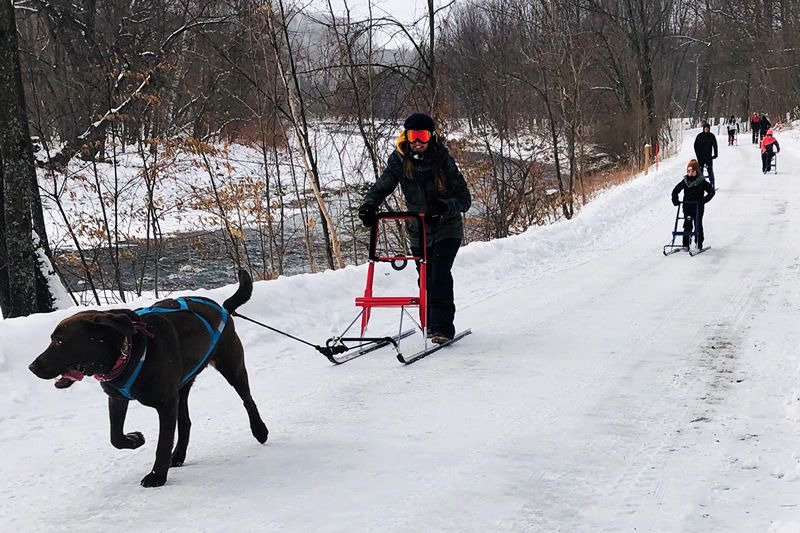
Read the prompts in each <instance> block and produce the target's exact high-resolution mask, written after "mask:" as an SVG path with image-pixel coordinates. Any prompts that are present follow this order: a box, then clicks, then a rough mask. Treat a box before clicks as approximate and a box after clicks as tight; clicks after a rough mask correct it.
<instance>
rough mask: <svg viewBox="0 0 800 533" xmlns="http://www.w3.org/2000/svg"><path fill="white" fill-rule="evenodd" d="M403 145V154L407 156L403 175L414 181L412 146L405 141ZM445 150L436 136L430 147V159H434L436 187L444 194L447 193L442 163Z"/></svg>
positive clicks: (432, 160)
mask: <svg viewBox="0 0 800 533" xmlns="http://www.w3.org/2000/svg"><path fill="white" fill-rule="evenodd" d="M402 145H403V146H402V148H403V150H402V151H403V153H404V154H407V155H406V157H405V160H404V161H403V174H405V175H406V177H407V178H408V179H411V180H413V179H414V163H412V162H411V156H410V154H411V144H410V143H409V142H408V141H406V140H403V141H402ZM443 149H444V147H443V146H440V144H439V139H438V138H437V137H435V136H434V137H433V138H432V139H431V143H430V144H429V145H428V152H429V154H428V157H430V158H432V159H431V171H432V173H433V183H434V185H435V186H436V190H437V191H439V192H442V193H443V192H446V191H447V178H446V177H445V175H444V170H442V161H443V160H444V157H443V156H444V154H443V151H444V150H443Z"/></svg>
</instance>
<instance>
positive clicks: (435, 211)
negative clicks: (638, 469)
mask: <svg viewBox="0 0 800 533" xmlns="http://www.w3.org/2000/svg"><path fill="white" fill-rule="evenodd" d="M449 208H450V207H449V206H448V205H447V202H446V201H444V200H441V199H437V200H433V201H432V202H430V203H429V204H428V210H427V211H426V212H425V222H426V223H427V224H438V223H439V222H441V220H442V216H444V215H446V214H447V211H448V210H449Z"/></svg>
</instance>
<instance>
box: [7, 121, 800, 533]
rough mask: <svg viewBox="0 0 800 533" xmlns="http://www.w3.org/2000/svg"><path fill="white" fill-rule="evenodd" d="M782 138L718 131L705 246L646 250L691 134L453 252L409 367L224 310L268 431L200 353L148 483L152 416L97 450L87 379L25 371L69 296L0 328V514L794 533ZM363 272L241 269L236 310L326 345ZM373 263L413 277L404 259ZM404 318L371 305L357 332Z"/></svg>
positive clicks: (799, 521) (795, 223)
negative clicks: (763, 140)
mask: <svg viewBox="0 0 800 533" xmlns="http://www.w3.org/2000/svg"><path fill="white" fill-rule="evenodd" d="M778 139H779V141H780V142H781V146H782V147H783V151H782V152H781V155H780V160H779V172H778V174H777V175H775V174H770V175H763V174H762V173H761V172H760V160H759V154H758V150H757V148H756V147H755V146H753V145H751V144H750V143H749V139H747V137H746V135H742V137H741V138H740V141H741V142H740V144H739V145H738V146H733V147H728V146H725V139H724V137H720V139H719V140H720V156H719V158H718V159H717V160H716V162H715V168H716V175H717V180H716V181H717V187H718V188H719V190H718V191H717V195H716V197H715V198H714V199H713V201H712V202H711V203H709V204H708V206H707V210H706V218H705V226H706V241H705V243H706V245H707V246H710V247H711V248H710V250H708V251H707V252H705V253H703V254H700V255H698V256H695V257H690V256H689V255H688V254H685V253H680V254H675V255H672V256H670V257H664V256H662V254H661V247H662V246H663V245H664V244H665V243H667V242H669V240H670V235H671V233H670V232H671V230H672V225H673V223H674V218H675V208H674V207H673V206H672V204H671V203H670V199H669V195H670V191H671V189H672V187H673V186H674V185H675V184H676V183H677V182H678V181H679V179H680V178H681V176H682V175H683V171H684V170H685V165H686V161H687V160H688V159H689V158H690V157H691V156H692V151H691V143H692V140H693V135H687V139H686V143H685V146H684V148H683V149H682V151H681V152H680V153H679V155H678V156H676V157H673V158H671V159H669V160H667V161H665V162H662V163H661V165H660V168H658V169H657V170H656V169H652V170H651V172H650V173H649V175H643V176H640V177H638V178H636V179H634V180H633V181H631V182H629V183H626V184H624V185H621V186H618V187H615V188H613V189H611V190H609V191H607V192H605V193H603V194H602V195H601V196H600V197H599V198H598V199H596V200H595V201H593V202H592V203H591V204H590V205H589V206H588V207H586V208H585V209H583V210H582V211H581V212H580V213H579V214H578V215H577V216H576V217H575V218H574V219H573V220H570V221H564V222H561V223H558V224H555V225H552V226H548V227H542V228H533V229H531V230H530V231H528V232H526V233H525V234H523V235H519V236H515V237H511V238H508V239H501V240H496V241H492V242H489V243H473V244H470V245H469V246H467V247H465V248H463V249H462V250H461V252H460V253H459V256H458V258H457V259H456V265H455V268H454V277H455V285H456V303H457V306H458V314H457V327H458V328H460V329H463V328H467V327H470V328H472V331H473V334H472V335H470V336H467V337H465V338H464V339H462V340H461V341H460V342H459V343H457V344H455V345H453V346H451V347H448V348H446V349H443V350H441V351H439V352H438V353H436V354H434V355H432V356H430V357H428V358H426V359H424V360H422V361H420V362H418V363H416V364H414V365H411V366H408V367H403V366H402V365H400V364H399V363H398V362H397V361H396V359H395V357H394V354H393V353H392V350H391V349H386V348H385V349H382V350H379V351H377V352H374V353H372V354H369V355H367V356H364V357H362V358H360V359H357V360H355V361H352V362H350V363H347V364H345V365H342V366H333V365H331V364H330V363H329V362H328V361H327V360H325V359H324V358H323V357H322V356H321V355H319V354H318V353H316V352H315V351H314V350H313V349H311V348H309V347H307V346H304V345H302V344H300V343H297V342H294V341H292V340H291V339H288V338H286V337H282V336H279V335H277V334H275V333H272V332H270V331H268V330H265V329H262V328H260V327H258V326H255V325H253V324H251V323H248V322H245V321H243V320H237V321H236V328H237V330H238V332H239V335H240V336H241V339H242V342H243V344H244V347H245V352H246V360H247V366H248V370H249V375H250V383H251V386H252V389H253V395H254V397H255V399H256V402H257V403H258V405H259V408H260V410H261V413H262V415H263V416H264V419H265V421H266V422H267V425H268V426H269V428H270V439H269V441H268V443H267V445H265V446H262V445H259V444H258V443H257V442H256V440H255V439H254V438H253V437H252V435H251V434H250V431H249V429H248V424H247V417H246V414H245V411H244V409H243V407H242V405H241V402H240V400H239V399H238V397H237V396H236V394H235V393H234V391H233V390H232V389H231V388H230V387H229V386H228V384H227V383H226V382H225V381H224V380H223V379H222V377H221V376H220V375H219V374H217V373H216V371H214V370H212V369H208V370H206V371H205V372H204V373H202V374H201V375H200V377H199V378H198V381H197V383H196V385H195V387H194V389H193V391H192V395H191V398H190V402H189V405H190V410H191V413H192V420H193V426H192V440H191V443H190V446H189V451H188V456H187V461H186V464H185V466H183V467H181V468H175V469H171V470H170V473H169V478H168V480H167V484H166V485H165V486H164V487H161V488H156V489H145V488H142V487H141V486H140V485H139V480H140V479H141V478H142V477H143V476H144V475H145V474H147V473H148V472H149V471H150V467H151V465H152V462H153V459H154V451H155V442H156V437H157V432H158V431H157V417H156V413H155V411H153V410H152V409H149V408H146V407H144V406H141V405H139V404H135V403H132V404H131V409H130V411H129V413H128V418H127V421H126V431H142V432H143V433H144V435H145V438H146V439H147V442H146V444H145V445H144V446H142V447H141V448H139V449H137V450H133V451H131V450H116V449H114V448H113V447H112V446H111V444H110V443H109V437H108V434H109V429H108V420H107V407H106V398H105V395H104V394H103V392H102V391H101V389H100V387H99V386H98V385H97V384H96V383H95V382H94V381H93V380H92V379H86V380H84V381H83V382H80V383H77V384H75V385H74V386H73V387H71V388H69V389H67V390H57V389H55V388H54V387H53V383H52V382H45V381H42V380H39V379H37V378H36V377H35V376H33V375H32V374H31V373H30V372H29V371H28V370H27V365H28V364H29V363H30V362H31V361H32V360H33V359H34V357H35V356H36V355H38V354H39V353H40V352H41V351H42V350H43V349H44V348H45V346H46V345H47V344H48V342H49V341H48V336H49V333H50V332H51V331H52V329H53V327H54V326H55V325H56V324H57V323H58V321H59V320H61V319H63V318H64V317H66V316H68V315H70V314H72V313H74V312H76V311H77V309H75V308H72V309H67V310H64V311H58V312H54V313H51V314H47V315H38V316H33V317H30V318H25V319H13V320H5V321H2V322H0V406H2V408H1V409H0V456H2V458H3V459H2V463H0V478H2V480H3V483H2V484H1V485H0V501H2V502H3V503H2V505H0V531H20V532H22V531H24V532H29V531H108V530H111V529H114V530H119V531H169V532H183V531H186V532H190V531H191V532H195V531H292V532H294V531H297V532H309V531H316V532H334V531H342V532H344V531H348V532H351V531H376V532H378V531H379V532H387V531H392V532H409V531H449V532H467V531H470V532H488V531H564V532H584V531H585V532H597V531H658V532H672V531H675V532H678V531H680V532H685V531H689V532H693V531H696V532H708V531H726V532H729V531H742V532H752V531H773V532H781V533H784V532H790V531H798V530H800V379H799V378H800V364H798V363H799V362H800V359H799V358H798V355H799V353H798V352H799V351H800V350H799V348H800V331H798V324H800V238H798V235H800V179H799V178H800V148H798V141H800V137H798V136H797V135H796V134H795V133H794V132H791V131H788V132H784V133H782V134H779V135H778ZM365 278H366V267H365V266H361V267H348V268H346V269H344V270H340V271H336V272H324V273H321V274H315V275H300V276H295V277H290V278H280V279H278V280H275V281H270V282H260V283H257V284H256V286H255V290H254V293H253V298H252V300H251V301H250V302H248V303H247V304H245V305H244V306H243V307H242V308H241V309H240V311H241V312H242V313H243V314H245V315H248V316H250V317H252V318H255V319H257V320H261V321H264V322H266V323H268V324H270V325H271V326H273V327H278V328H281V329H285V330H286V331H288V332H290V333H292V334H294V335H299V336H301V337H303V338H306V339H309V340H311V341H312V342H314V343H323V342H324V340H325V339H326V338H328V337H329V336H331V335H333V334H336V333H338V332H340V331H341V330H342V329H343V328H344V327H345V326H346V325H347V324H348V323H349V322H350V320H352V318H353V317H354V316H355V314H356V308H355V307H354V305H353V299H354V298H355V296H357V295H359V294H360V293H361V292H362V291H363V285H364V281H365ZM377 278H378V279H377V280H376V286H378V287H380V290H381V292H382V293H383V294H392V295H406V294H410V293H413V289H414V287H415V278H414V274H413V269H412V268H408V269H406V270H405V271H402V272H399V273H398V272H395V271H393V270H390V269H388V268H382V269H381V270H380V275H379V276H378V277H377ZM231 280H233V273H232V276H231ZM234 290H235V287H234V286H233V285H231V286H228V287H224V288H220V289H216V290H212V291H199V293H198V294H201V295H206V296H211V297H213V298H215V299H217V300H219V301H222V300H224V299H225V298H227V297H228V296H229V295H230V294H232V292H233V291H234ZM148 303H150V301H148V300H144V299H143V300H139V301H137V302H134V303H133V304H132V305H135V306H144V305H147V304H148ZM407 323H408V322H407V321H406V324H407ZM397 327H398V313H397V312H396V311H395V310H385V311H380V312H377V313H376V314H375V316H374V317H373V319H372V323H371V332H372V333H375V334H386V333H391V332H393V331H395V330H396V328H397ZM420 342H421V341H420V340H419V335H415V336H414V337H411V338H409V339H408V340H407V341H405V342H404V352H409V353H410V352H411V351H413V350H414V349H415V348H416V347H417V346H418V345H419V343H420Z"/></svg>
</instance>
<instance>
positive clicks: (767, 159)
mask: <svg viewBox="0 0 800 533" xmlns="http://www.w3.org/2000/svg"><path fill="white" fill-rule="evenodd" d="M780 151H781V145H780V144H778V140H777V139H776V138H775V137H773V136H772V130H767V134H766V135H764V138H763V139H762V140H761V171H762V172H763V173H764V174H766V173H767V172H769V171H770V170H772V158H773V157H775V154H777V153H778V152H780Z"/></svg>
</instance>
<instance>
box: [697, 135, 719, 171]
mask: <svg viewBox="0 0 800 533" xmlns="http://www.w3.org/2000/svg"><path fill="white" fill-rule="evenodd" d="M694 153H695V155H696V156H697V161H698V162H700V163H710V162H711V160H712V159H714V158H715V157H717V137H716V136H715V135H714V134H713V133H711V132H710V131H701V132H700V133H698V134H697V137H696V138H695V139H694Z"/></svg>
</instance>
